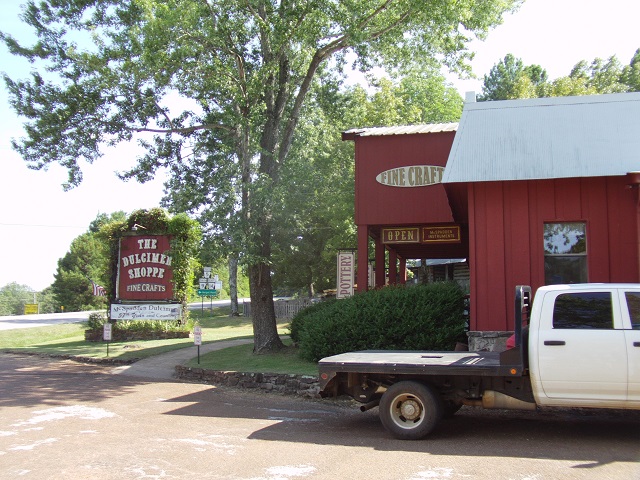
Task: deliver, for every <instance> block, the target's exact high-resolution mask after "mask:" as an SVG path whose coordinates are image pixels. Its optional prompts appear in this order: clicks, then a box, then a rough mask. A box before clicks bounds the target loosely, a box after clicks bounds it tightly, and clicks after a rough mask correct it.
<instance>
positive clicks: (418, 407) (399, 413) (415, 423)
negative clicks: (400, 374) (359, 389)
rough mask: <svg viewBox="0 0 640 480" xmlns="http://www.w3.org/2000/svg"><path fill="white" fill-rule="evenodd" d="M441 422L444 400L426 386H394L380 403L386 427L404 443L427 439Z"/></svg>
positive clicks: (420, 384)
mask: <svg viewBox="0 0 640 480" xmlns="http://www.w3.org/2000/svg"><path fill="white" fill-rule="evenodd" d="M440 418H442V400H441V399H440V396H439V395H438V394H437V392H435V391H434V390H433V389H432V388H430V387H428V386H427V385H423V384H422V383H418V382H399V383H394V384H393V385H391V386H390V387H389V388H388V389H387V391H386V392H385V393H384V394H383V395H382V399H381V400H380V420H381V421H382V425H384V427H385V428H386V429H387V430H388V431H389V432H390V433H391V434H392V435H393V436H394V437H396V438H399V439H400V440H418V439H420V438H424V437H425V436H427V435H428V434H429V433H430V432H431V431H432V430H433V428H434V427H435V426H436V425H437V424H438V422H439V421H440Z"/></svg>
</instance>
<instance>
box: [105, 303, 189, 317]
mask: <svg viewBox="0 0 640 480" xmlns="http://www.w3.org/2000/svg"><path fill="white" fill-rule="evenodd" d="M181 316H182V305H180V304H178V303H166V304H162V303H156V304H137V305H123V304H117V303H112V304H111V318H112V319H114V320H179V319H180V317H181Z"/></svg>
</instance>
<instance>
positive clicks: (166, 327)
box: [87, 312, 193, 334]
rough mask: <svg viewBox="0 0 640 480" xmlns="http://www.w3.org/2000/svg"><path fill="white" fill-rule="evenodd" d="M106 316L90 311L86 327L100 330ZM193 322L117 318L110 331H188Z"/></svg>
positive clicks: (105, 320)
mask: <svg viewBox="0 0 640 480" xmlns="http://www.w3.org/2000/svg"><path fill="white" fill-rule="evenodd" d="M106 322H107V317H106V315H105V314H102V313H97V312H96V313H92V314H90V315H89V319H88V320H87V328H88V329H89V330H92V331H100V332H101V331H102V329H103V328H104V324H105V323H106ZM192 328H193V322H189V323H188V324H186V325H185V324H182V323H180V321H179V320H118V321H117V322H113V327H112V331H113V333H114V334H115V333H116V332H129V333H164V332H189V331H191V329H192Z"/></svg>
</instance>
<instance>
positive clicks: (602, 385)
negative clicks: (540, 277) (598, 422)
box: [318, 284, 640, 440]
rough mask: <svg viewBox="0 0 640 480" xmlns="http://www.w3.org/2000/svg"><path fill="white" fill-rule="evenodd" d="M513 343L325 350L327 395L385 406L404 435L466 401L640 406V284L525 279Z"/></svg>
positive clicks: (391, 427) (392, 426)
mask: <svg viewBox="0 0 640 480" xmlns="http://www.w3.org/2000/svg"><path fill="white" fill-rule="evenodd" d="M514 309H515V322H514V330H515V332H514V336H515V341H514V344H515V346H514V347H513V348H511V349H508V350H505V351H503V352H429V351H381V350H376V351H374V350H367V351H360V352H350V353H343V354H340V355H334V356H331V357H327V358H323V359H322V360H320V361H319V363H318V368H319V379H320V389H321V390H320V395H321V396H322V397H332V396H334V397H335V396H340V395H348V396H350V397H352V398H353V399H354V400H356V401H358V402H360V403H362V406H361V407H360V409H361V410H362V411H366V410H368V409H370V408H373V407H379V415H380V420H381V422H382V424H383V426H384V427H385V428H386V429H387V430H388V431H389V432H390V433H391V434H392V435H393V436H395V437H396V438H399V439H407V440H414V439H420V438H424V437H425V436H427V435H428V434H429V433H430V432H431V431H432V430H433V429H434V427H435V426H436V425H437V424H438V422H439V421H440V420H441V419H442V418H443V417H446V416H451V415H454V414H455V413H456V412H457V411H458V410H459V409H460V408H461V407H462V406H463V405H469V406H476V407H483V408H495V409H526V410H535V409H537V407H538V406H544V407H579V408H615V409H636V410H637V409H640V284H581V285H578V284H576V285H553V286H544V287H540V288H539V289H538V290H537V292H536V295H535V300H533V301H532V292H531V288H530V287H528V286H517V287H516V294H515V308H514Z"/></svg>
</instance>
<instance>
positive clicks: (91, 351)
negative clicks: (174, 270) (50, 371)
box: [0, 308, 317, 375]
mask: <svg viewBox="0 0 640 480" xmlns="http://www.w3.org/2000/svg"><path fill="white" fill-rule="evenodd" d="M191 318H192V319H193V320H195V321H197V322H198V323H199V324H200V326H201V327H202V342H203V344H206V343H210V342H215V341H219V340H227V339H231V338H251V337H252V336H253V327H252V325H251V319H250V318H246V317H230V316H229V309H228V308H214V309H213V311H212V310H211V309H205V310H204V311H201V310H192V311H191ZM288 326H289V321H288V320H283V321H282V322H280V323H278V332H279V333H280V334H281V335H286V334H287V333H288ZM85 328H86V325H85V324H84V323H79V324H78V323H74V324H63V325H53V326H50V327H36V328H25V329H15V330H4V331H0V351H12V352H30V353H44V354H54V355H74V356H79V357H90V358H107V344H106V343H104V342H87V341H85V339H84V330H85ZM192 346H193V339H192V338H180V339H171V340H146V341H131V342H111V343H110V344H109V358H113V359H118V360H130V359H134V358H137V359H141V358H146V357H150V356H153V355H158V354H161V353H164V352H168V351H171V350H176V349H179V348H185V347H192ZM252 347H253V346H252V345H243V346H241V347H233V348H228V349H224V350H220V351H217V352H212V353H210V354H207V355H202V356H201V357H200V365H199V366H200V367H202V368H212V369H216V370H235V371H243V372H254V371H255V372H257V371H262V372H270V373H292V374H311V375H315V374H316V373H317V367H316V365H315V364H314V363H311V362H307V361H304V360H301V359H300V358H299V357H298V356H297V354H296V352H295V349H294V348H293V347H289V348H287V349H286V350H285V351H283V352H279V353H277V354H274V355H253V353H252ZM193 363H194V364H195V365H197V363H196V360H194V362H193Z"/></svg>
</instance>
